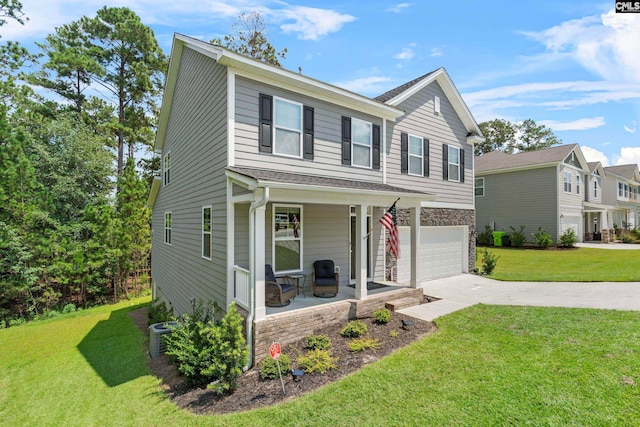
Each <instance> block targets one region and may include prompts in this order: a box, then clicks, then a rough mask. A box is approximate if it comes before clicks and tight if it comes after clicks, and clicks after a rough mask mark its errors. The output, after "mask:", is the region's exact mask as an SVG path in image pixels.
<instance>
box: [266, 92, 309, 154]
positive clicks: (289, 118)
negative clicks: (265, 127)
mask: <svg viewBox="0 0 640 427" xmlns="http://www.w3.org/2000/svg"><path fill="white" fill-rule="evenodd" d="M274 116H275V120H274V129H275V137H274V141H275V142H274V148H273V152H274V153H275V154H281V155H283V156H291V157H302V104H298V103H297V102H292V101H287V100H286V99H282V98H274Z"/></svg>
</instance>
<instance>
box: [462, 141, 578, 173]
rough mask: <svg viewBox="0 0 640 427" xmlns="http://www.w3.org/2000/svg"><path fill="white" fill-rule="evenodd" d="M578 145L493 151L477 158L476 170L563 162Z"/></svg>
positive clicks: (486, 170)
mask: <svg viewBox="0 0 640 427" xmlns="http://www.w3.org/2000/svg"><path fill="white" fill-rule="evenodd" d="M577 146H578V144H567V145H559V146H556V147H551V148H545V149H544V150H536V151H523V152H520V153H516V154H506V153H503V152H501V151H492V152H490V153H486V154H483V155H482V156H479V157H476V158H475V170H476V173H478V172H488V171H493V170H500V169H513V168H519V167H526V166H535V165H543V164H547V163H556V162H562V161H563V160H564V159H565V158H566V157H567V156H568V155H569V153H570V152H571V150H573V149H574V148H576V147H577Z"/></svg>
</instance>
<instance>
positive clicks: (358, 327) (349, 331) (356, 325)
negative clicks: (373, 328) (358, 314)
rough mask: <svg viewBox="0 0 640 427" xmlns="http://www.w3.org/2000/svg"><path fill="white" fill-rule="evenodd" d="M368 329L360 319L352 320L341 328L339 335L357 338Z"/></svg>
mask: <svg viewBox="0 0 640 427" xmlns="http://www.w3.org/2000/svg"><path fill="white" fill-rule="evenodd" d="M368 331H369V330H368V329H367V325H366V324H365V323H364V322H363V321H362V320H352V321H350V322H349V323H347V326H345V327H344V329H342V332H340V335H342V336H343V337H351V338H357V337H359V336H361V335H365V334H366V333H367V332H368Z"/></svg>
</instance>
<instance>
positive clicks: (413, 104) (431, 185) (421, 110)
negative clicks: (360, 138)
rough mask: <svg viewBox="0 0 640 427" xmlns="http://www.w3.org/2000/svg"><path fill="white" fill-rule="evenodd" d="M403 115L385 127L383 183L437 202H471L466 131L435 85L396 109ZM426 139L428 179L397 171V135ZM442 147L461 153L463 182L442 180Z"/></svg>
mask: <svg viewBox="0 0 640 427" xmlns="http://www.w3.org/2000/svg"><path fill="white" fill-rule="evenodd" d="M434 96H438V97H440V113H439V114H436V113H434ZM398 107H399V108H400V109H402V110H404V111H405V112H406V113H405V115H404V116H403V117H401V118H399V119H398V122H397V123H395V124H393V123H389V124H388V125H387V141H391V143H390V144H388V145H387V183H388V184H390V185H397V186H401V187H410V188H413V189H415V190H418V191H424V192H427V193H432V194H436V195H438V196H440V197H439V198H438V201H439V202H447V203H459V204H472V203H473V170H472V166H473V146H472V145H469V144H468V143H467V129H466V128H465V126H464V124H463V123H462V121H461V120H460V117H459V116H458V114H457V113H456V112H455V110H454V109H453V106H452V105H451V103H450V102H449V100H448V99H447V97H446V96H445V94H444V92H443V91H442V88H441V87H440V85H439V84H438V83H437V82H433V83H432V84H430V85H429V86H427V87H426V88H424V89H423V90H421V91H420V92H418V93H416V94H415V95H413V96H412V97H410V98H409V99H407V100H406V101H404V102H403V103H402V104H400V105H399V106H398ZM402 132H407V133H409V134H412V135H415V136H418V137H423V138H428V139H429V163H430V166H429V177H417V176H412V175H408V174H402V173H401V172H400V160H401V158H400V148H401V147H400V134H401V133H402ZM442 144H448V145H453V146H455V147H458V148H462V149H464V150H465V159H464V160H465V180H464V181H465V182H464V183H459V182H450V181H444V180H443V179H442Z"/></svg>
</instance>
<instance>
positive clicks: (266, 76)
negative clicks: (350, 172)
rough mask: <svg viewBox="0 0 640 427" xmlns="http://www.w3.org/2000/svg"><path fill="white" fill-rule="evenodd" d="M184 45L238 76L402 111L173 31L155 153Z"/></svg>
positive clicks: (350, 104) (344, 102)
mask: <svg viewBox="0 0 640 427" xmlns="http://www.w3.org/2000/svg"><path fill="white" fill-rule="evenodd" d="M185 47H187V48H189V49H192V50H194V51H196V52H198V53H200V54H202V55H205V56H207V57H209V58H212V59H213V60H214V61H216V62H218V63H219V64H221V65H224V66H226V67H228V68H229V69H232V70H233V71H234V72H235V74H237V75H240V76H244V77H248V78H251V79H254V80H258V81H263V82H265V83H267V84H271V85H275V86H278V87H282V88H285V89H290V90H293V91H295V92H297V93H300V94H304V95H308V96H311V97H313V98H316V99H320V100H323V101H326V102H330V103H332V104H337V105H341V106H345V107H347V108H351V109H354V110H357V111H361V112H363V113H367V114H371V115H373V116H376V117H381V118H384V119H387V120H392V121H394V120H395V119H396V118H398V117H400V116H402V115H403V114H404V111H402V110H401V109H399V108H396V107H395V106H393V105H389V104H385V103H383V102H380V101H377V100H375V99H371V98H368V97H366V96H363V95H359V94H357V93H354V92H351V91H348V90H346V89H343V88H340V87H337V86H334V85H331V84H329V83H325V82H322V81H320V80H317V79H313V78H311V77H308V76H305V75H303V74H300V73H297V72H293V71H289V70H286V69H284V68H280V67H277V66H275V65H271V64H267V63H264V62H261V61H258V60H255V59H252V58H249V57H246V56H243V55H240V54H237V53H235V52H233V51H231V50H229V49H226V48H224V47H221V46H216V45H213V44H211V43H207V42H203V41H202V40H198V39H194V38H192V37H188V36H185V35H183V34H178V33H175V34H174V36H173V44H172V46H171V55H170V60H169V69H168V71H167V79H166V82H165V90H164V94H163V97H162V108H161V109H160V117H159V120H158V130H157V132H156V141H155V145H154V151H155V152H156V153H160V152H162V147H163V146H164V137H165V133H166V129H167V124H168V121H169V113H170V111H171V101H172V99H173V92H174V89H175V85H176V81H177V78H178V70H179V68H180V62H181V61H180V59H181V57H182V52H183V50H184V48H185Z"/></svg>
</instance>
